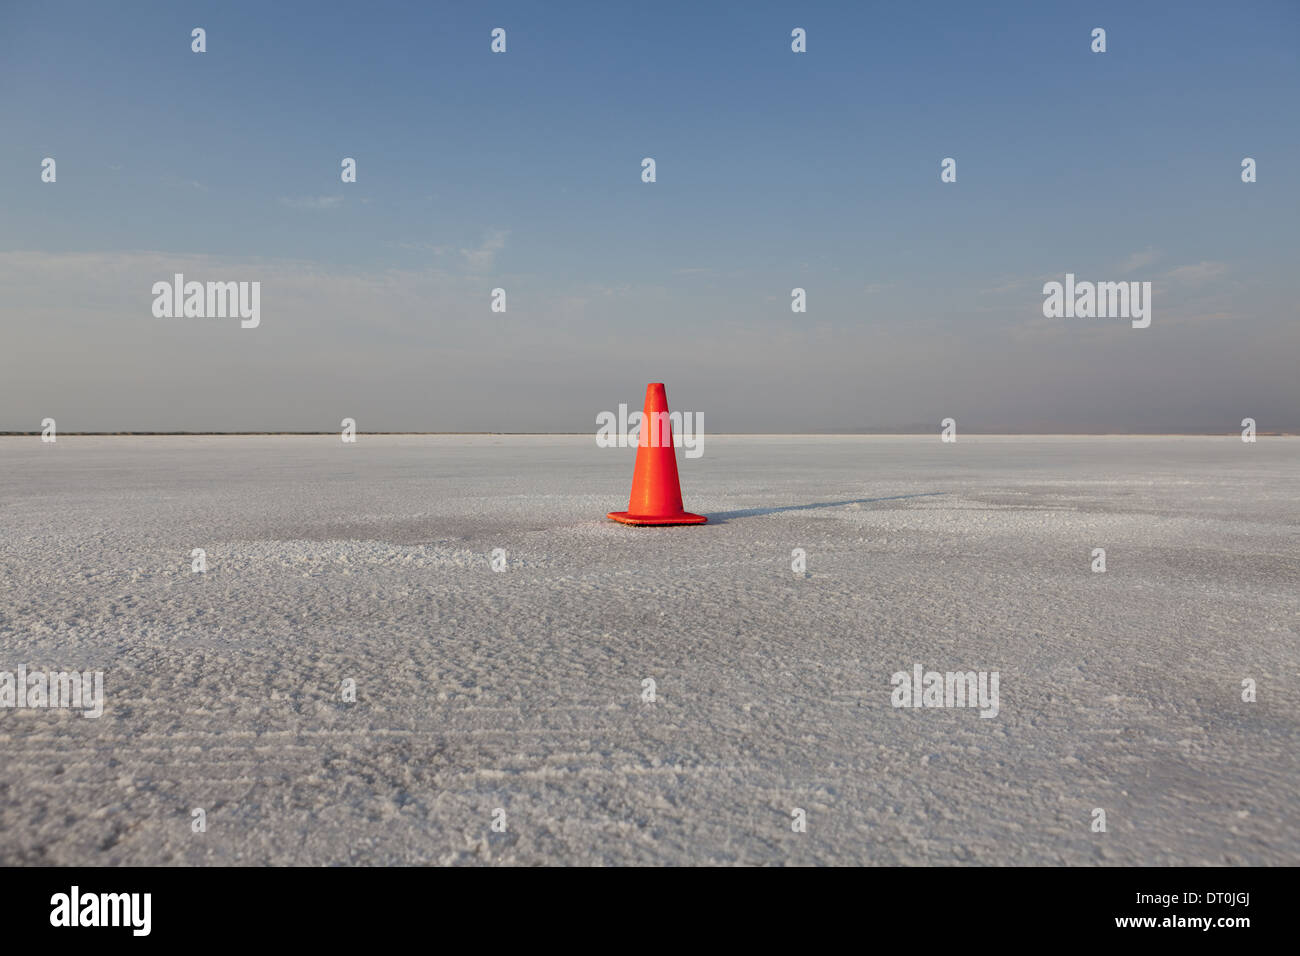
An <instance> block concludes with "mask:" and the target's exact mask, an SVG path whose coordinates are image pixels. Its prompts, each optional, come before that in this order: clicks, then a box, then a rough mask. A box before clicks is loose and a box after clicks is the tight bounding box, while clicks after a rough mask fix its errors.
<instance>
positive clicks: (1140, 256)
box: [1116, 246, 1160, 275]
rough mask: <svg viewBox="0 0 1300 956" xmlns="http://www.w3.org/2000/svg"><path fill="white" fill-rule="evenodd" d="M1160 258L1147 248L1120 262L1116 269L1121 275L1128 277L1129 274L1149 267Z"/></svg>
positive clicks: (1156, 253) (1158, 254)
mask: <svg viewBox="0 0 1300 956" xmlns="http://www.w3.org/2000/svg"><path fill="white" fill-rule="evenodd" d="M1159 258H1160V253H1158V252H1156V251H1155V250H1154V249H1152V248H1150V247H1149V246H1148V247H1147V248H1146V249H1143V250H1142V251H1141V252H1134V253H1132V254H1131V255H1130V256H1129V257H1128V258H1127V259H1125V260H1124V261H1123V262H1121V263H1120V264H1119V265H1118V266H1117V267H1116V268H1117V270H1118V271H1119V273H1120V274H1121V275H1128V274H1129V273H1130V272H1136V271H1137V270H1138V269H1141V268H1143V267H1144V266H1149V265H1151V263H1153V262H1155V261H1156V260H1157V259H1159Z"/></svg>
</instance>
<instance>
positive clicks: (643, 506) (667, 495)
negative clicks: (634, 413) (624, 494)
mask: <svg viewBox="0 0 1300 956" xmlns="http://www.w3.org/2000/svg"><path fill="white" fill-rule="evenodd" d="M609 517H611V518H613V519H614V520H615V521H620V522H622V523H623V524H637V525H650V524H704V522H706V521H708V520H709V519H708V518H706V517H704V515H693V514H691V513H690V512H689V511H684V510H682V486H681V482H680V481H678V478H677V454H676V452H674V451H673V427H672V424H671V423H670V422H669V421H668V395H667V394H666V393H665V392H664V386H663V383H662V382H654V383H652V384H650V385H647V386H646V390H645V411H644V412H643V413H642V415H641V434H640V438H639V439H638V441H637V449H636V471H635V472H633V474H632V499H631V500H630V501H629V502H628V505H627V511H611V512H610V513H609Z"/></svg>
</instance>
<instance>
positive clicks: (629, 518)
mask: <svg viewBox="0 0 1300 956" xmlns="http://www.w3.org/2000/svg"><path fill="white" fill-rule="evenodd" d="M605 517H607V518H613V519H614V520H615V521H617V522H619V523H621V524H635V525H652V524H660V525H664V524H704V522H706V521H708V520H709V519H708V518H706V517H704V515H693V514H691V513H690V512H689V511H683V512H681V513H680V514H675V515H668V516H666V517H660V516H656V515H634V514H630V513H629V512H626V511H611V512H610V513H609V514H607V515H606V516H605Z"/></svg>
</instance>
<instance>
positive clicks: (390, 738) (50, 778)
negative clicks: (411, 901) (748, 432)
mask: <svg viewBox="0 0 1300 956" xmlns="http://www.w3.org/2000/svg"><path fill="white" fill-rule="evenodd" d="M634 453H635V450H634V449H598V448H596V447H595V445H594V441H593V440H592V439H590V438H577V437H560V436H556V437H527V436H518V437H514V436H512V437H500V436H493V437H491V438H488V437H474V436H445V437H421V436H393V437H384V436H367V435H362V436H360V437H359V440H358V443H357V444H356V445H344V444H343V443H342V442H340V441H338V439H337V438H336V437H325V436H319V437H318V436H311V437H307V436H295V437H284V436H260V437H248V438H233V437H205V438H167V437H158V438H146V437H136V438H126V437H121V438H118V437H115V438H89V437H78V436H64V437H61V438H60V439H59V441H58V443H57V444H56V445H44V444H42V443H40V441H39V440H38V439H36V438H0V462H2V463H3V467H0V531H3V534H2V535H0V670H10V671H12V670H14V669H15V668H16V667H17V666H18V665H19V664H25V665H27V666H28V667H29V668H41V669H47V670H58V669H69V668H78V669H82V670H87V669H102V670H103V671H104V682H105V695H106V701H105V708H106V709H105V713H104V716H103V717H102V718H99V719H98V720H89V719H84V718H82V717H80V716H76V715H73V714H70V713H67V712H60V711H51V710H31V709H29V710H19V709H0V754H3V757H4V761H5V768H6V773H5V774H4V776H3V779H0V862H3V863H66V864H72V863H92V864H123V863H134V864H147V863H173V864H183V863H194V864H231V863H279V864H293V863H297V864H330V863H347V862H358V863H362V862H364V863H487V862H490V863H521V864H537V863H543V864H545V863H744V864H782V863H793V864H804V863H867V864H896V863H938V864H950V863H991V864H998V863H1048V864H1054V863H1070V864H1094V863H1101V864H1112V863H1113V864H1125V863H1129V864H1160V865H1165V864H1180V863H1189V864H1200V863H1207V864H1218V863H1229V864H1233V863H1240V864H1295V863H1297V862H1300V764H1298V760H1300V758H1298V757H1297V754H1300V695H1298V694H1297V693H1296V684H1297V678H1298V677H1300V641H1298V640H1297V631H1298V630H1300V598H1298V596H1297V595H1298V593H1300V588H1297V583H1298V582H1300V441H1297V440H1294V439H1277V438H1262V439H1260V441H1259V442H1258V443H1256V444H1254V445H1245V444H1243V443H1242V442H1240V440H1238V439H1236V438H1235V437H1224V438H1059V437H1058V438H1041V437H1033V438H1014V439H1012V438H994V437H982V436H972V437H966V436H963V437H962V438H961V439H960V440H959V442H958V443H957V444H956V445H944V444H942V443H940V442H939V441H938V438H937V437H933V436H927V437H892V436H891V437H819V436H806V437H805V436H798V437H760V436H734V437H733V436H714V437H710V439H709V443H708V446H707V453H706V454H705V456H704V457H703V458H700V459H693V460H682V461H680V463H679V464H680V470H681V475H682V481H683V490H684V495H685V501H686V506H687V508H689V509H691V510H694V511H698V512H700V513H702V514H706V515H710V523H709V524H707V525H704V526H699V527H690V528H664V529H657V528H651V529H638V528H627V527H623V526H621V525H617V524H614V523H613V522H610V521H607V520H606V519H605V518H604V514H605V512H606V511H610V510H615V509H617V508H621V507H623V506H625V505H626V501H627V492H628V487H629V482H630V479H631V472H632V458H633V455H634ZM1094 547H1104V548H1105V549H1106V552H1107V572H1106V573H1105V574H1093V573H1091V572H1090V571H1089V564H1090V553H1091V550H1092V549H1093V548H1094ZM193 548H203V549H204V550H205V551H206V553H207V560H208V568H209V570H208V572H207V573H206V574H202V575H198V574H192V573H190V571H189V566H190V551H191V550H192V549H193ZM495 548H503V549H505V551H506V554H507V562H508V564H507V570H506V571H505V572H502V573H497V572H493V571H492V569H491V552H492V550H493V549H495ZM794 548H803V549H804V550H805V551H806V553H807V572H806V574H795V573H793V572H792V570H791V560H792V559H791V551H792V549H794ZM916 662H920V663H921V664H923V665H924V667H926V668H928V669H934V670H939V671H948V670H963V671H964V670H977V671H979V670H987V671H992V670H996V671H998V672H999V673H1000V675H1001V700H1000V710H999V714H998V716H997V717H996V718H993V719H981V718H980V717H979V716H978V713H977V712H976V711H974V710H963V709H952V710H948V709H898V710H895V709H894V708H893V707H891V705H890V692H891V685H890V676H891V674H893V673H894V672H896V671H906V670H910V668H911V667H912V665H913V664H914V663H916ZM647 677H652V678H654V680H655V682H656V691H657V697H658V699H657V701H656V702H655V703H654V704H646V703H643V702H642V700H641V697H640V695H641V687H642V685H641V681H642V680H643V679H644V678H647ZM1247 677H1249V678H1253V679H1254V680H1255V681H1256V682H1257V684H1258V688H1259V690H1258V693H1259V699H1258V701H1257V702H1256V703H1254V704H1246V703H1243V702H1242V701H1241V681H1242V679H1243V678H1247ZM345 678H346V679H352V680H355V681H356V684H357V702H356V703H355V704H345V703H343V702H342V700H341V699H340V694H339V688H340V682H341V681H342V680H344V679H345ZM196 807H203V808H205V810H206V811H207V822H208V832H207V833H206V834H202V835H199V834H193V833H192V832H191V830H190V820H191V817H190V810H191V809H193V808H196ZM496 807H503V808H504V809H505V810H506V812H507V815H508V822H509V830H508V832H507V833H505V834H496V833H492V832H491V831H490V829H489V824H490V821H491V818H492V811H493V809H494V808H496ZM794 807H802V808H804V809H805V810H807V811H808V832H807V833H794V832H792V831H791V828H790V819H791V817H790V812H791V810H792V809H793V808H794ZM1094 807H1102V808H1105V809H1106V813H1107V824H1108V828H1109V832H1108V833H1106V834H1094V833H1092V832H1090V829H1089V823H1090V821H1091V817H1090V813H1091V810H1092V808H1094Z"/></svg>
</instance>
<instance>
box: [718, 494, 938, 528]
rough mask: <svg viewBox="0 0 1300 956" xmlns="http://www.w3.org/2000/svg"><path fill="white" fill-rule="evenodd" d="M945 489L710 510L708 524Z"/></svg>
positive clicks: (920, 496) (836, 506)
mask: <svg viewBox="0 0 1300 956" xmlns="http://www.w3.org/2000/svg"><path fill="white" fill-rule="evenodd" d="M947 493H948V492H946V491H923V492H920V493H918V494H914V495H888V496H886V497H883V498H851V499H849V500H847V501H818V502H815V503H812V504H806V505H785V506H784V507H781V508H745V509H744V510H742V511H710V512H709V524H725V523H726V522H727V521H730V520H731V519H733V518H757V517H759V516H760V515H773V514H779V513H780V512H782V511H811V510H813V509H814V508H841V507H843V506H844V505H867V504H871V503H873V502H876V501H898V500H900V499H903V498H932V497H934V496H935V495H946V494H947Z"/></svg>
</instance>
